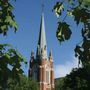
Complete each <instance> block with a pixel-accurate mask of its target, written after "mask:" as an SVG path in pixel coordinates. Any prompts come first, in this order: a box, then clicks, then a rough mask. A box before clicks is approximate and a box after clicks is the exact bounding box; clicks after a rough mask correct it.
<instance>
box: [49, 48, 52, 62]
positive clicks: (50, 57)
mask: <svg viewBox="0 0 90 90" xmlns="http://www.w3.org/2000/svg"><path fill="white" fill-rule="evenodd" d="M49 60H51V61H53V56H52V49H51V51H50V53H49Z"/></svg>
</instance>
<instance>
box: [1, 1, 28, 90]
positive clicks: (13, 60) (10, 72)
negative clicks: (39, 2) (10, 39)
mask: <svg viewBox="0 0 90 90" xmlns="http://www.w3.org/2000/svg"><path fill="white" fill-rule="evenodd" d="M12 1H15V0H0V34H3V35H4V36H6V35H7V32H8V30H9V29H10V28H14V29H12V30H14V31H15V32H16V30H17V23H16V21H15V19H14V18H15V16H14V14H13V9H14V7H13V5H12V4H11V2H12ZM24 60H25V59H24V58H23V56H22V55H21V54H20V53H19V52H18V51H17V50H15V49H14V48H13V47H12V46H11V45H8V44H0V88H2V89H4V90H5V89H6V87H7V80H8V78H12V79H14V78H16V79H17V80H19V79H20V76H19V75H20V74H23V70H22V68H21V63H25V64H26V61H24ZM0 90H1V89H0Z"/></svg>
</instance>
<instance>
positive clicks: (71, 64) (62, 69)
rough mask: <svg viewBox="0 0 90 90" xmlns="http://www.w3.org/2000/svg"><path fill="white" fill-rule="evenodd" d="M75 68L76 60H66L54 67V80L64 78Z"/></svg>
mask: <svg viewBox="0 0 90 90" xmlns="http://www.w3.org/2000/svg"><path fill="white" fill-rule="evenodd" d="M75 67H78V60H77V59H76V58H73V59H72V60H67V61H66V62H65V63H64V64H58V65H55V66H54V71H55V72H54V73H55V78H58V77H64V76H66V74H69V73H70V72H71V70H72V68H75Z"/></svg>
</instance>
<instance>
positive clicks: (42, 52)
mask: <svg viewBox="0 0 90 90" xmlns="http://www.w3.org/2000/svg"><path fill="white" fill-rule="evenodd" d="M36 56H39V57H42V58H43V59H47V48H46V35H45V24H44V13H42V16H41V24H40V33H39V40H38V46H37V54H36Z"/></svg>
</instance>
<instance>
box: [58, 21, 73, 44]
mask: <svg viewBox="0 0 90 90" xmlns="http://www.w3.org/2000/svg"><path fill="white" fill-rule="evenodd" d="M71 34H72V32H71V30H70V28H69V25H68V24H67V23H66V22H59V23H58V29H57V32H56V36H57V38H58V40H59V41H60V42H62V41H65V40H68V39H70V37H71Z"/></svg>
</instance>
